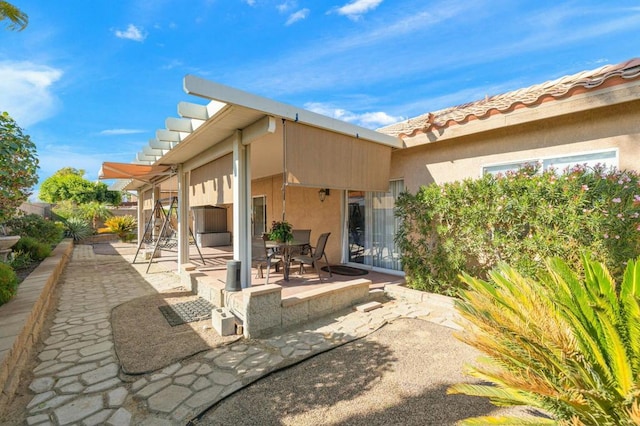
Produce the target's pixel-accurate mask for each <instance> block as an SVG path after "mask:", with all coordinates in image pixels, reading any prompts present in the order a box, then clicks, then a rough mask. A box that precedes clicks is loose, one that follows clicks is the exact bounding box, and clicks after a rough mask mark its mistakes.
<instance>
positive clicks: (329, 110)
mask: <svg viewBox="0 0 640 426" xmlns="http://www.w3.org/2000/svg"><path fill="white" fill-rule="evenodd" d="M304 107H305V108H306V109H308V110H309V111H313V112H316V113H318V114H322V115H326V116H328V117H332V118H337V119H338V120H342V121H346V122H349V123H353V124H357V125H359V126H362V127H366V128H369V129H377V128H379V127H382V126H387V125H389V124H394V123H397V122H399V121H402V120H406V118H405V117H401V116H396V117H394V116H392V115H389V114H387V113H386V112H382V111H376V112H365V113H361V114H357V113H355V112H351V111H347V110H345V109H342V108H335V107H334V106H332V105H329V104H324V103H321V102H308V103H306V104H305V105H304Z"/></svg>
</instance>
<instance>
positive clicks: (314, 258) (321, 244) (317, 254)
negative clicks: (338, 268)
mask: <svg viewBox="0 0 640 426" xmlns="http://www.w3.org/2000/svg"><path fill="white" fill-rule="evenodd" d="M329 235H331V232H327V233H324V234H322V235H320V236H319V237H318V243H317V244H316V246H315V248H314V247H312V248H311V253H310V254H308V255H298V256H294V257H293V258H292V260H293V261H294V262H300V271H299V273H300V274H303V273H304V265H311V266H313V267H314V268H315V270H316V272H317V273H318V278H319V279H320V282H322V275H321V274H320V262H319V261H320V259H322V258H323V257H324V261H325V263H326V264H327V268H328V269H329V276H330V277H332V276H333V275H332V274H331V266H329V260H327V255H326V253H325V251H324V249H325V247H326V246H327V240H328V239H329Z"/></svg>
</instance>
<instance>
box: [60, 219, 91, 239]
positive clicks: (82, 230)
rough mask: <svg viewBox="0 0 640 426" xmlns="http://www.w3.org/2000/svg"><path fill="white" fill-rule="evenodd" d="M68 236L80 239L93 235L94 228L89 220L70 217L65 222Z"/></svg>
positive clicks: (65, 230) (65, 231) (65, 232)
mask: <svg viewBox="0 0 640 426" xmlns="http://www.w3.org/2000/svg"><path fill="white" fill-rule="evenodd" d="M63 225H64V234H65V236H66V237H69V238H73V240H74V241H80V240H82V239H84V238H87V237H90V236H91V235H93V228H92V227H91V224H90V223H89V221H88V220H86V219H82V218H79V217H70V218H68V219H66V220H65V221H64V222H63Z"/></svg>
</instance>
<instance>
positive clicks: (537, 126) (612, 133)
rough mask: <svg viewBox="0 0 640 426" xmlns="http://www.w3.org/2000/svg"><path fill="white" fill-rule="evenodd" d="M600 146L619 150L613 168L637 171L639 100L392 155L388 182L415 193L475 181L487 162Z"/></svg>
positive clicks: (570, 152)
mask: <svg viewBox="0 0 640 426" xmlns="http://www.w3.org/2000/svg"><path fill="white" fill-rule="evenodd" d="M499 119H500V116H494V117H491V118H490V119H489V120H499ZM420 138H422V139H424V140H426V137H425V136H424V135H417V136H415V137H413V138H409V139H420ZM411 142H415V141H411ZM606 148H618V149H619V168H621V169H636V170H638V169H640V101H634V102H627V103H624V104H619V105H615V106H612V107H604V108H598V109H595V110H590V111H586V112H581V113H577V114H570V115H564V116H560V117H556V118H553V119H545V120H541V121H535V122H530V123H526V124H523V125H518V126H513V127H507V128H498V129H496V130H492V131H488V132H484V133H480V134H472V135H468V136H464V137H459V138H451V139H445V140H441V141H436V142H430V143H427V144H422V145H420V146H415V147H413V148H408V149H404V150H399V151H395V152H394V153H393V155H392V160H391V178H392V179H394V178H403V179H404V182H405V186H406V187H407V188H408V190H409V191H410V192H413V193H415V192H416V191H417V190H418V188H419V187H420V186H421V185H426V184H430V183H432V182H437V183H444V182H450V181H454V180H460V179H463V178H466V177H472V178H475V177H479V176H480V175H481V173H482V167H483V166H486V165H489V164H495V163H504V162H512V161H514V162H515V161H518V160H528V159H532V158H540V157H550V156H556V155H565V154H573V153H581V152H588V151H594V150H602V149H606Z"/></svg>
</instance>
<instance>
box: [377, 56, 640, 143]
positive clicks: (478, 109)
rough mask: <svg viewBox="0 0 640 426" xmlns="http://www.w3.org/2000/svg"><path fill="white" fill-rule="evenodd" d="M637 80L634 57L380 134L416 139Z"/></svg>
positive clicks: (639, 72)
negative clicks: (520, 107)
mask: <svg viewBox="0 0 640 426" xmlns="http://www.w3.org/2000/svg"><path fill="white" fill-rule="evenodd" d="M637 78H640V58H633V59H630V60H628V61H626V62H623V63H620V64H616V65H605V66H603V67H600V68H598V69H595V70H591V71H582V72H579V73H577V74H573V75H568V76H565V77H561V78H559V79H557V80H553V81H547V82H545V83H542V84H537V85H534V86H530V87H526V88H523V89H518V90H514V91H512V92H507V93H503V94H501V95H495V96H487V97H486V98H485V99H482V100H478V101H475V102H470V103H467V104H463V105H458V106H455V107H450V108H445V109H441V110H439V111H434V112H430V113H427V114H423V115H420V116H418V117H415V118H410V119H408V120H406V121H402V122H400V123H396V124H392V125H390V126H387V127H383V128H382V129H379V131H380V132H382V133H387V134H390V135H393V136H413V135H415V134H417V133H426V132H428V131H431V130H434V129H439V128H444V127H448V126H450V125H452V124H463V123H465V122H468V121H469V120H474V119H478V118H483V117H487V116H489V115H493V114H504V113H507V112H510V111H513V110H514V109H516V108H518V107H519V106H532V105H536V104H541V103H542V102H545V101H547V100H557V99H561V98H566V97H569V96H571V95H573V94H576V93H584V92H585V91H589V90H594V89H598V88H602V87H608V86H609V85H613V84H614V83H617V84H619V83H621V82H624V81H625V80H632V79H637Z"/></svg>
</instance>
